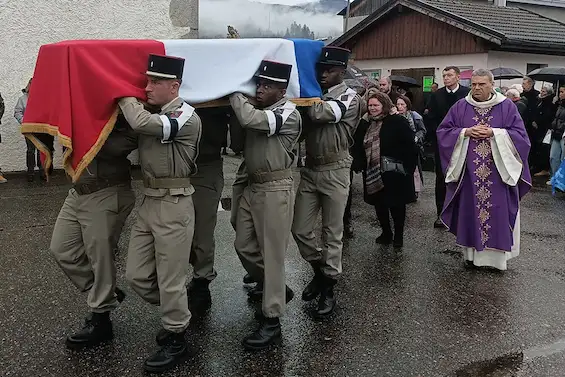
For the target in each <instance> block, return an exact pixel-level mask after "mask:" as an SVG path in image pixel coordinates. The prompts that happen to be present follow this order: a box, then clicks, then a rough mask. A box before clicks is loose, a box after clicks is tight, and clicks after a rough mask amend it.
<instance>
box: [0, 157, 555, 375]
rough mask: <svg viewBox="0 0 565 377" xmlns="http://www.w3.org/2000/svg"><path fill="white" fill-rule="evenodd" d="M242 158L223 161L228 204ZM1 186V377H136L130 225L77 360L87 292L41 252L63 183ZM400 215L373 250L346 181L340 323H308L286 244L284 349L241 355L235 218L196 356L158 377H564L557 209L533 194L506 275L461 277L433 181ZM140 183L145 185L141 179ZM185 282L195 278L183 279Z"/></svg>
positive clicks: (543, 192)
mask: <svg viewBox="0 0 565 377" xmlns="http://www.w3.org/2000/svg"><path fill="white" fill-rule="evenodd" d="M236 164H237V159H235V158H232V157H230V158H227V159H226V161H225V169H226V189H225V196H229V192H230V187H229V186H230V184H231V182H232V181H233V176H234V172H235V167H236ZM8 178H9V179H10V182H9V183H8V184H4V185H0V214H1V216H0V376H26V377H27V376H65V377H72V376H142V375H144V374H143V372H142V371H141V365H142V362H143V360H144V358H145V357H147V356H148V355H149V354H150V353H151V352H153V351H154V350H155V349H156V345H155V342H154V336H155V333H156V332H157V330H158V329H159V315H158V310H157V308H153V307H151V306H149V305H148V304H146V303H145V302H143V301H142V300H141V299H140V298H139V297H137V296H136V294H135V293H134V292H133V291H132V290H131V289H130V288H129V287H127V286H126V283H125V279H124V264H125V258H126V253H127V245H128V240H129V229H130V228H131V224H132V221H133V219H134V217H135V211H134V212H133V213H132V216H131V217H130V219H129V220H128V223H127V226H126V231H125V232H124V234H123V235H122V238H121V240H120V248H119V254H118V258H117V259H118V264H119V267H118V274H119V275H118V282H119V285H120V286H122V287H123V288H125V290H126V291H127V293H128V296H127V298H126V301H124V303H123V304H122V305H121V306H120V307H119V308H118V309H117V310H116V311H115V313H114V314H113V316H112V318H113V322H114V330H115V335H116V337H115V339H114V341H113V342H112V343H111V344H109V345H105V346H102V347H99V348H97V349H94V350H88V351H83V352H71V351H68V350H66V348H65V345H64V339H65V336H66V335H67V334H68V333H69V331H74V330H76V329H78V328H79V326H80V324H81V322H82V320H83V317H84V315H85V310H86V296H85V295H84V294H80V293H78V292H77V291H76V290H75V288H74V286H72V285H71V284H70V282H69V281H68V280H67V278H66V277H65V276H64V275H63V273H62V272H61V271H60V270H59V268H58V267H57V266H56V264H55V262H54V261H53V260H52V258H51V256H50V254H49V253H48V246H49V240H50V237H51V231H52V227H53V224H54V222H55V219H56V216H57V213H58V211H59V208H60V206H61V204H62V203H63V200H64V198H65V196H66V191H67V189H68V187H69V186H68V185H67V183H66V181H65V179H64V178H63V177H62V176H61V174H60V173H59V176H58V177H55V178H54V179H53V181H52V182H51V183H49V184H48V185H44V184H41V183H33V184H29V183H27V182H25V181H24V180H23V179H22V178H18V177H14V179H11V178H12V177H10V176H8ZM426 179H427V187H426V190H425V192H424V193H423V194H422V195H421V198H420V200H419V201H418V203H416V204H413V205H411V206H410V207H409V209H408V222H407V231H406V239H405V247H404V251H403V252H402V253H397V252H394V251H393V250H392V249H391V248H388V247H377V246H376V245H375V244H374V238H375V237H376V236H377V235H378V231H377V230H376V228H375V225H376V224H375V218H374V213H373V211H371V209H370V208H369V207H368V206H367V205H365V204H364V203H363V202H362V192H361V183H360V177H356V178H355V181H354V186H355V197H354V206H353V217H354V223H355V232H356V235H355V238H354V239H352V240H349V241H347V242H346V244H345V247H344V261H343V269H344V274H343V277H342V279H341V282H340V283H339V288H338V292H337V295H338V309H337V313H336V315H335V316H334V317H333V318H332V319H331V320H329V321H327V322H324V323H316V322H313V321H312V320H311V319H310V318H309V316H308V310H309V308H310V304H307V303H304V302H302V301H301V300H300V292H301V290H302V288H303V287H304V285H305V284H306V283H307V282H308V280H309V278H310V269H309V267H308V266H307V265H306V263H305V262H303V261H302V259H301V258H300V256H299V254H298V250H297V248H296V245H295V244H294V242H292V244H291V247H290V248H289V250H288V258H287V282H288V285H289V286H290V287H292V288H293V289H294V290H295V292H296V293H297V294H298V295H297V297H296V298H295V299H294V300H293V301H291V303H290V304H289V305H288V311H287V315H286V316H285V317H284V319H283V347H282V348H280V349H272V350H269V351H263V352H259V353H248V352H246V351H244V350H243V348H242V347H241V345H240V342H241V339H242V338H243V337H244V336H245V335H247V334H248V333H249V332H250V331H252V330H253V329H254V328H255V321H254V319H253V311H252V309H251V307H250V306H249V305H248V304H247V301H246V294H245V288H244V287H243V285H242V283H241V278H242V276H243V274H244V270H243V268H242V267H241V265H240V263H239V260H238V259H237V256H236V255H235V252H234V250H233V238H234V232H233V231H232V229H231V226H230V225H229V212H220V213H219V219H218V227H217V229H216V247H217V256H216V266H217V270H218V273H219V275H218V278H217V279H216V280H215V281H214V282H213V283H212V285H211V290H212V299H213V305H212V309H211V312H210V313H209V315H208V316H207V317H206V318H205V319H203V320H201V321H197V322H194V323H192V325H191V327H190V331H189V335H188V339H189V341H190V353H191V357H190V358H189V359H188V361H187V362H186V363H184V364H182V365H181V366H179V367H177V368H176V369H174V370H173V371H172V372H170V373H168V374H165V375H166V376H188V375H190V376H500V377H507V376H544V377H550V376H563V375H565V299H564V298H565V232H564V224H565V200H564V199H563V198H562V197H561V198H554V197H552V196H551V194H550V191H549V189H547V188H546V187H545V186H543V185H539V186H538V187H536V188H534V190H533V191H532V192H531V193H530V194H529V195H528V196H527V197H526V199H525V200H524V201H523V203H522V204H523V206H522V254H521V255H520V256H519V257H518V258H517V259H515V260H512V261H511V262H509V267H510V269H509V270H508V271H506V272H504V273H499V272H490V271H477V270H466V269H465V268H464V267H463V265H462V262H461V260H460V255H459V254H458V252H457V251H456V247H455V245H454V240H453V237H452V236H450V235H449V234H447V233H445V232H444V231H438V230H434V229H433V228H432V223H433V221H434V218H433V214H434V208H435V207H434V199H433V179H432V175H431V174H430V173H426ZM136 186H139V182H136ZM189 273H190V271H189Z"/></svg>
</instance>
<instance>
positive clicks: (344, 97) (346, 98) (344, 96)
mask: <svg viewBox="0 0 565 377" xmlns="http://www.w3.org/2000/svg"><path fill="white" fill-rule="evenodd" d="M348 99H349V96H348V95H347V94H344V95H342V96H341V97H340V98H339V100H340V101H347V100H348Z"/></svg>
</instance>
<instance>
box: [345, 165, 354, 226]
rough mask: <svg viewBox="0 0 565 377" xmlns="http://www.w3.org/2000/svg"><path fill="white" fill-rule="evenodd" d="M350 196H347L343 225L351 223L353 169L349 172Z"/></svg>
mask: <svg viewBox="0 0 565 377" xmlns="http://www.w3.org/2000/svg"><path fill="white" fill-rule="evenodd" d="M349 182H351V184H350V185H349V196H348V197H347V204H346V205H345V212H344V213H343V225H351V197H352V196H353V170H351V171H350V172H349Z"/></svg>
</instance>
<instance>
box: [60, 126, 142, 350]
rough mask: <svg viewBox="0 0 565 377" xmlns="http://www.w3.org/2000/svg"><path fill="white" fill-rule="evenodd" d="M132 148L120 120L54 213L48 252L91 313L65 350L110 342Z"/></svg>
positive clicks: (133, 138) (129, 202)
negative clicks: (84, 297) (83, 297)
mask: <svg viewBox="0 0 565 377" xmlns="http://www.w3.org/2000/svg"><path fill="white" fill-rule="evenodd" d="M134 149H137V135H135V133H133V131H132V130H131V128H130V127H129V125H128V124H127V123H126V122H125V120H124V119H123V117H118V120H117V121H116V125H115V126H114V130H113V131H112V133H110V135H109V136H108V139H107V140H106V142H105V143H104V145H103V146H102V148H101V149H100V151H99V152H98V154H97V155H96V157H95V158H94V160H93V161H92V162H91V163H90V164H89V165H88V167H87V168H86V169H85V170H84V172H83V173H82V174H81V176H80V177H79V179H78V181H77V182H76V183H75V184H74V185H73V187H72V188H71V189H70V190H69V194H68V195H67V198H66V199H65V202H64V204H63V207H62V208H61V211H60V212H59V216H58V217H57V221H56V222H55V227H54V229H53V236H52V238H51V246H50V250H51V253H52V254H53V257H54V258H55V260H56V261H57V263H58V264H59V266H60V267H61V269H62V270H63V272H65V274H66V275H67V276H68V277H69V279H70V280H71V282H72V283H73V284H74V285H75V286H77V288H78V289H80V290H81V291H82V292H88V299H87V304H88V306H89V308H90V313H89V315H88V316H87V318H86V321H85V324H84V327H83V328H82V330H80V331H79V332H77V333H76V334H73V335H70V336H68V337H67V347H69V348H73V349H77V348H81V347H89V346H94V345H96V344H99V343H101V342H103V341H107V340H110V339H112V338H113V331H112V322H111V321H110V312H111V311H112V310H113V309H115V308H116V306H117V305H118V302H121V301H122V300H123V299H124V294H123V292H122V291H120V290H119V289H118V288H116V265H115V262H114V250H115V248H116V247H117V244H118V240H119V238H120V233H121V231H122V227H123V225H124V223H125V221H126V218H127V217H128V215H129V214H130V212H131V210H132V209H133V207H134V205H135V195H134V193H133V190H132V189H131V173H130V162H129V160H128V159H127V156H128V154H129V153H130V152H131V151H133V150H134Z"/></svg>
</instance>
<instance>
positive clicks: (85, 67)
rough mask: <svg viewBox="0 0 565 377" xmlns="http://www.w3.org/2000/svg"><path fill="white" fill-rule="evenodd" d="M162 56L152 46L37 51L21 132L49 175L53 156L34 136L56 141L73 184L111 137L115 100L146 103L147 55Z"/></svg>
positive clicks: (75, 44)
mask: <svg viewBox="0 0 565 377" xmlns="http://www.w3.org/2000/svg"><path fill="white" fill-rule="evenodd" d="M151 53H153V54H164V53H165V47H164V45H163V43H162V42H159V41H154V40H80V41H65V42H59V43H54V44H49V45H44V46H42V47H41V48H40V50H39V55H38V58H37V63H36V66H35V72H34V75H33V81H32V85H31V88H30V93H29V99H28V103H27V107H26V111H25V114H24V119H23V123H22V128H21V132H22V133H23V134H24V135H25V136H26V137H27V138H28V139H30V140H31V141H32V142H33V143H34V144H35V145H36V146H37V148H38V149H39V150H40V151H41V152H42V160H43V161H44V163H43V167H44V169H45V171H46V172H47V171H48V169H49V167H50V166H51V164H52V160H53V156H51V151H50V150H49V148H48V147H47V146H46V145H45V144H44V143H43V142H42V138H41V137H40V135H38V134H49V135H51V136H57V137H58V139H59V142H60V143H61V144H62V145H63V147H65V153H64V155H63V163H64V167H65V170H66V171H67V173H68V174H69V175H70V176H71V178H72V180H73V182H74V181H76V180H77V179H78V177H79V176H80V174H81V173H82V171H83V170H84V169H85V168H86V167H87V166H88V164H89V163H90V162H91V161H92V159H93V158H94V157H95V156H96V154H97V153H98V151H99V150H100V148H101V147H102V145H103V144H104V142H105V141H106V138H107V137H108V135H109V134H110V132H112V129H113V127H114V123H115V121H116V116H117V113H118V107H117V101H116V99H118V98H121V97H126V96H132V97H137V98H139V99H142V100H145V99H146V97H145V90H144V88H145V85H146V76H145V71H146V70H147V59H148V56H149V54H151Z"/></svg>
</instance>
